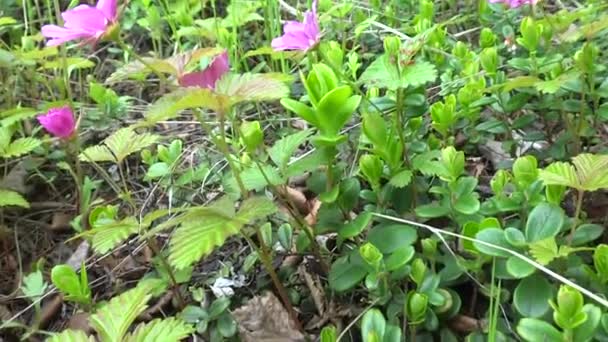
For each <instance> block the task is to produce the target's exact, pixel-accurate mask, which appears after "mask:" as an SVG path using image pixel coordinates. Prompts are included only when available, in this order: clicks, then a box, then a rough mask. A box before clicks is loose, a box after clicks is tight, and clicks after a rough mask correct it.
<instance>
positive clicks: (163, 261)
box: [146, 237, 186, 309]
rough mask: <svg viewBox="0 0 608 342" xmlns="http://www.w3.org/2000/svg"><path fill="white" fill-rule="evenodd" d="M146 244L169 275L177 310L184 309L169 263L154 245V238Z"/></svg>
mask: <svg viewBox="0 0 608 342" xmlns="http://www.w3.org/2000/svg"><path fill="white" fill-rule="evenodd" d="M146 242H147V243H148V247H150V249H151V250H152V252H153V253H154V255H156V256H158V259H159V260H160V262H161V264H162V267H163V268H164V269H165V271H167V274H168V275H169V281H170V282H171V291H173V295H174V296H175V299H177V302H178V305H179V309H183V308H185V307H186V302H185V301H184V298H183V297H182V294H181V292H179V284H178V282H177V280H176V279H177V278H176V277H175V273H173V269H172V268H171V265H169V262H168V261H167V259H165V256H164V255H162V253H161V250H160V248H159V246H158V244H157V243H156V240H155V239H154V237H150V238H148V239H146Z"/></svg>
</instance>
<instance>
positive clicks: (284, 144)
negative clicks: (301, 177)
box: [268, 130, 312, 169]
mask: <svg viewBox="0 0 608 342" xmlns="http://www.w3.org/2000/svg"><path fill="white" fill-rule="evenodd" d="M311 133H312V131H311V130H304V131H300V132H298V133H295V134H291V135H288V136H286V137H283V138H281V139H280V140H279V141H277V142H276V143H275V144H274V145H273V146H272V147H271V148H270V149H268V155H269V156H270V159H272V161H273V162H274V163H275V164H276V165H277V166H278V167H279V168H281V169H285V168H286V167H287V163H289V159H290V158H291V157H292V156H293V155H294V154H295V152H296V149H297V148H298V147H299V146H300V145H302V144H303V143H305V142H306V139H307V138H308V137H309V136H310V134H311Z"/></svg>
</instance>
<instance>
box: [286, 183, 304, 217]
mask: <svg viewBox="0 0 608 342" xmlns="http://www.w3.org/2000/svg"><path fill="white" fill-rule="evenodd" d="M280 191H281V192H282V194H283V196H285V197H286V198H287V200H288V201H289V202H290V203H292V204H293V205H294V206H295V207H296V208H297V209H298V211H299V212H300V214H302V215H307V214H308V213H309V211H310V209H309V207H308V201H307V199H306V196H304V194H303V193H302V191H300V190H298V189H294V188H292V187H290V186H284V187H282V188H281V190H280Z"/></svg>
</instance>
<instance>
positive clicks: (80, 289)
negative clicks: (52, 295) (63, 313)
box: [51, 265, 91, 303]
mask: <svg viewBox="0 0 608 342" xmlns="http://www.w3.org/2000/svg"><path fill="white" fill-rule="evenodd" d="M83 270H84V271H85V272H86V269H83ZM85 277H86V276H85ZM51 281H52V282H53V284H54V285H55V286H56V287H57V288H58V289H59V290H61V292H62V293H63V294H64V295H65V297H66V299H68V300H73V301H76V302H80V303H88V302H89V301H90V296H91V292H90V290H89V287H88V284H81V282H80V277H78V275H77V274H76V271H74V269H73V268H72V267H71V266H69V265H56V266H54V267H53V269H52V271H51Z"/></svg>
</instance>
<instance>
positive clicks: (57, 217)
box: [50, 211, 73, 232]
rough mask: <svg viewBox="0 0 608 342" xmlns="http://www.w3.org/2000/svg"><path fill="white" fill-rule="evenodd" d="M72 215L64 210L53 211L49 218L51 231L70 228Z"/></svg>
mask: <svg viewBox="0 0 608 342" xmlns="http://www.w3.org/2000/svg"><path fill="white" fill-rule="evenodd" d="M72 218H73V215H71V214H68V213H64V212H57V211H56V212H55V213H53V219H52V220H51V226H50V228H51V230H52V231H57V232H59V231H66V230H70V229H72V227H71V226H70V221H72Z"/></svg>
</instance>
